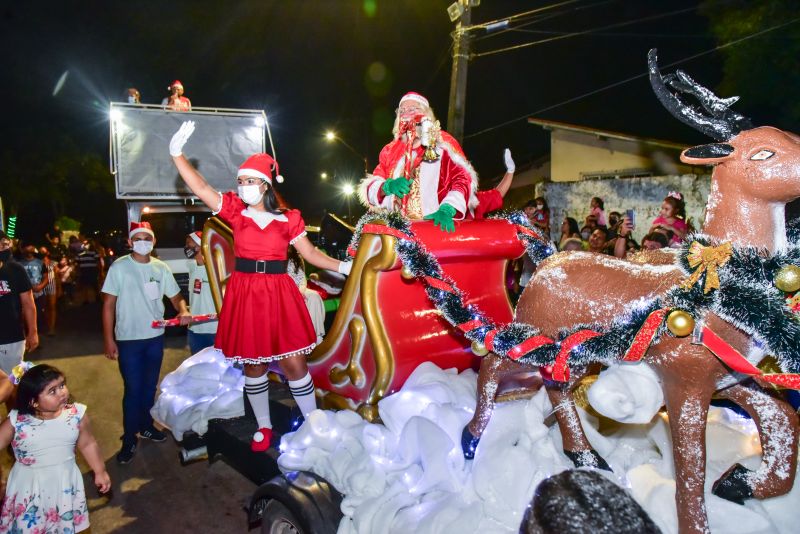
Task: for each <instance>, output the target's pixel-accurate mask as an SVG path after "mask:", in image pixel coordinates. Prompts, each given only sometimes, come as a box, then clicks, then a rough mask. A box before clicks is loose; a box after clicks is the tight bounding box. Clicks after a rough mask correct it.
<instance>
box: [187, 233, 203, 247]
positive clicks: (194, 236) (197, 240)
mask: <svg viewBox="0 0 800 534" xmlns="http://www.w3.org/2000/svg"><path fill="white" fill-rule="evenodd" d="M189 237H191V238H192V241H194V242H195V243H197V244H198V245H200V243H201V242H202V240H203V232H192V233H191V234H189Z"/></svg>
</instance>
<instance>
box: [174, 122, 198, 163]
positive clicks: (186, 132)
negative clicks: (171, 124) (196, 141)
mask: <svg viewBox="0 0 800 534" xmlns="http://www.w3.org/2000/svg"><path fill="white" fill-rule="evenodd" d="M193 133H194V121H186V122H184V123H183V124H181V127H180V128H179V129H178V131H177V132H175V135H173V136H172V140H171V141H170V142H169V155H170V156H172V157H173V158H177V157H178V156H180V155H181V154H183V145H185V144H186V141H188V140H189V138H190V137H191V136H192V134H193Z"/></svg>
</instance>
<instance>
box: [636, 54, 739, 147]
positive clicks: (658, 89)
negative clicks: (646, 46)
mask: <svg viewBox="0 0 800 534" xmlns="http://www.w3.org/2000/svg"><path fill="white" fill-rule="evenodd" d="M647 67H648V70H649V72H650V85H651V86H652V87H653V91H654V92H655V93H656V97H657V98H658V100H659V101H660V102H661V104H663V106H664V107H665V108H667V111H669V112H670V113H671V114H672V115H673V116H674V117H675V118H676V119H678V120H679V121H681V122H683V123H684V124H686V125H688V126H691V127H692V128H695V129H696V130H699V131H701V132H703V133H704V134H706V135H708V136H710V137H713V138H714V139H715V140H717V141H727V140H729V139H731V138H732V137H734V136H735V135H736V134H738V133H739V132H741V131H743V130H749V129H751V128H752V127H753V124H752V123H751V122H750V119H748V118H747V117H745V116H744V115H741V114H739V113H736V112H735V111H733V110H731V109H730V106H732V105H733V104H734V103H735V102H736V101H737V100H739V97H738V96H733V97H730V98H720V97H718V96H717V95H715V94H714V92H713V91H711V90H710V89H707V88H706V87H703V86H702V85H700V84H699V83H697V82H696V81H694V80H693V79H692V78H691V77H690V76H689V75H688V74H686V73H685V72H683V71H681V70H679V71H677V72H675V74H668V75H666V76H662V75H661V72H660V71H659V70H658V57H657V51H656V49H655V48H653V49H651V50H650V52H648V54H647ZM668 86H669V87H671V88H672V89H675V91H676V92H672V91H670V89H669V87H668ZM680 93H685V94H689V95H692V96H694V97H695V98H696V99H697V100H698V102H699V103H700V105H702V106H703V108H704V109H705V112H706V113H703V110H699V109H697V108H695V107H694V106H692V105H691V104H688V103H686V102H684V101H683V99H681V96H680Z"/></svg>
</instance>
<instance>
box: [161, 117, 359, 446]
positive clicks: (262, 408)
mask: <svg viewBox="0 0 800 534" xmlns="http://www.w3.org/2000/svg"><path fill="white" fill-rule="evenodd" d="M192 132H194V122H192V121H188V122H184V123H183V125H181V127H180V129H179V130H178V132H177V133H176V134H175V135H174V136H173V137H172V140H171V141H170V144H169V153H170V155H171V156H172V160H173V162H174V163H175V166H176V167H177V168H178V172H179V173H180V175H181V178H183V180H184V182H186V185H187V186H188V187H189V189H191V190H192V192H193V193H194V194H195V195H197V197H198V198H200V200H202V201H203V202H204V203H205V204H206V206H208V207H209V208H211V209H212V210H213V213H214V215H219V216H220V217H221V218H222V219H224V220H225V221H226V222H227V223H228V224H229V225H230V227H231V229H232V231H233V249H234V253H235V254H236V269H235V270H234V272H233V273H232V274H231V277H230V279H229V281H228V286H227V290H226V292H225V298H224V300H223V303H222V309H221V310H220V314H219V327H218V329H217V338H216V342H215V344H214V345H215V346H216V347H217V348H218V349H220V350H221V351H222V353H223V354H224V355H225V357H226V358H227V359H228V361H232V362H233V361H235V362H240V363H243V364H244V375H245V386H244V389H245V393H246V394H247V398H248V400H249V401H250V404H251V406H252V407H253V412H254V413H255V416H256V420H257V422H258V430H257V431H256V432H255V434H254V435H253V439H252V441H251V442H250V448H251V449H252V450H253V451H254V452H264V451H266V450H267V449H268V448H269V446H270V443H271V440H272V422H271V420H270V411H269V396H268V395H269V380H268V379H267V367H268V364H269V363H270V362H274V361H277V362H278V365H279V366H280V368H281V372H282V373H283V375H284V376H285V377H286V378H287V380H288V381H289V389H290V390H291V393H292V396H293V397H294V399H295V401H296V402H297V406H298V407H299V408H300V411H301V412H302V414H303V416H305V417H307V416H308V414H309V413H310V412H311V411H312V410H314V409H316V407H317V404H316V399H315V398H314V382H313V381H312V379H311V375H310V373H309V372H308V365H307V364H306V359H305V356H306V355H307V354H309V353H310V352H311V351H312V350H313V349H314V347H315V346H316V333H315V332H314V327H313V325H312V323H311V318H310V317H309V315H308V310H307V309H306V305H305V302H304V301H303V297H302V296H301V295H300V291H299V290H298V288H297V285H296V284H295V283H294V281H293V280H292V278H291V277H290V276H289V275H288V274H287V249H288V247H289V245H290V244H291V245H294V247H295V248H296V249H297V251H298V252H299V253H300V254H301V255H302V256H303V258H305V260H306V261H308V262H309V263H311V264H312V265H314V266H316V267H318V268H320V269H329V270H332V271H338V272H340V273H342V274H345V275H347V274H350V267H351V263H350V262H341V261H339V260H335V259H333V258H331V257H330V256H328V255H326V254H324V253H323V252H321V251H319V250H318V249H317V248H315V247H314V245H313V244H312V243H311V241H309V239H308V237H306V230H305V223H304V222H303V218H302V216H301V215H300V212H299V211H298V210H293V209H285V208H284V207H282V206H281V204H280V203H279V201H278V198H277V196H276V194H275V189H274V187H273V180H274V181H276V182H278V183H280V182H282V181H283V177H282V176H280V174H279V169H278V164H277V162H276V161H275V160H274V159H272V157H271V156H270V155H269V154H253V155H252V156H250V157H249V158H247V160H246V161H245V162H244V163H242V165H241V166H240V167H239V171H238V172H237V177H236V178H237V179H236V181H237V184H238V194H237V193H233V192H228V193H225V194H222V193H221V192H218V191H216V190H214V188H212V187H211V186H210V185H209V184H208V182H206V180H205V178H203V176H202V175H201V174H200V173H199V172H198V171H197V169H195V168H194V167H193V166H192V164H191V163H189V160H188V159H186V157H185V156H184V155H183V146H184V145H185V144H186V142H187V140H188V139H189V137H190V136H191V135H192Z"/></svg>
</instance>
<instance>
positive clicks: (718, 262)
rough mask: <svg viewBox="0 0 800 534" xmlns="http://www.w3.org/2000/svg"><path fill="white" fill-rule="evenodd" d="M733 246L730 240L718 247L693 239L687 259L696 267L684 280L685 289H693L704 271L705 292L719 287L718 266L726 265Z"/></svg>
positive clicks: (691, 265) (682, 285) (693, 267)
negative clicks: (704, 244) (707, 245)
mask: <svg viewBox="0 0 800 534" xmlns="http://www.w3.org/2000/svg"><path fill="white" fill-rule="evenodd" d="M732 253H733V246H732V245H731V244H730V242H725V243H723V244H721V245H719V246H717V247H706V246H703V245H701V244H700V243H698V242H697V241H693V242H692V244H691V246H689V253H688V254H687V255H686V260H687V261H688V262H689V266H690V267H691V268H692V269H694V272H693V273H692V275H691V276H690V277H689V278H687V279H686V280H684V281H683V283H682V284H681V287H682V288H683V289H691V288H692V286H694V285H695V284H696V283H697V282H698V281H699V280H700V277H701V276H702V275H703V273H706V279H705V282H704V283H703V293H704V294H706V293H708V292H710V291H711V290H712V289H719V274H718V273H717V268H718V267H722V266H723V265H725V264H726V263H727V262H728V260H729V259H730V258H731V254H732Z"/></svg>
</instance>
